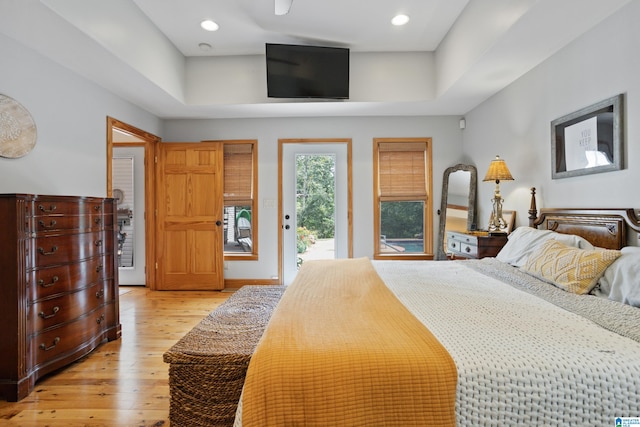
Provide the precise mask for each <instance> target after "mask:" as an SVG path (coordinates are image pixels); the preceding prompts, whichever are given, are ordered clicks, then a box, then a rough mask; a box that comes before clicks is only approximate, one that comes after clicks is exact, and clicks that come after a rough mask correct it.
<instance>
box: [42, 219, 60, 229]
mask: <svg viewBox="0 0 640 427" xmlns="http://www.w3.org/2000/svg"><path fill="white" fill-rule="evenodd" d="M38 224H40V227H42V228H53V227H55V226H56V221H55V220H51V222H50V223H49V225H47V224H45V223H44V221H42V220H40V221H38Z"/></svg>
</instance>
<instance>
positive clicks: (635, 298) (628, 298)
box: [597, 246, 640, 307]
mask: <svg viewBox="0 0 640 427" xmlns="http://www.w3.org/2000/svg"><path fill="white" fill-rule="evenodd" d="M620 252H622V255H621V256H620V258H618V259H617V260H616V261H615V262H614V263H613V264H611V265H610V266H609V267H608V268H607V269H606V270H605V271H604V275H603V276H602V277H601V278H600V281H599V283H600V287H599V289H598V291H597V292H598V293H599V294H603V295H608V296H609V299H610V300H612V301H618V302H622V303H625V304H629V305H632V306H634V307H640V247H636V246H626V247H624V248H622V250H621V251H620Z"/></svg>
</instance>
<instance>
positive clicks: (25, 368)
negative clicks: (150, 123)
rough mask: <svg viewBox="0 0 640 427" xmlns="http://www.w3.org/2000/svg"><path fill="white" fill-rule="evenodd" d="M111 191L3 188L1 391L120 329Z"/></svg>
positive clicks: (22, 387)
mask: <svg viewBox="0 0 640 427" xmlns="http://www.w3.org/2000/svg"><path fill="white" fill-rule="evenodd" d="M115 209H116V203H115V201H114V200H113V199H103V198H94V197H70V196H40V195H37V196H36V195H29V194H0V223H1V224H2V232H1V234H2V237H1V238H0V277H1V279H0V280H2V284H1V286H0V292H1V296H0V325H1V326H0V328H1V330H2V335H1V338H0V397H4V398H5V399H6V400H8V401H17V400H20V399H22V398H24V397H25V396H27V395H28V394H29V393H30V392H31V390H33V387H34V384H35V382H36V380H37V379H38V378H40V377H42V376H43V375H45V374H47V373H49V372H52V371H54V370H56V369H59V368H61V367H63V366H65V365H67V364H69V363H71V362H73V361H75V360H77V359H79V358H80V357H82V356H84V355H86V354H87V353H89V352H90V351H91V350H93V349H94V348H96V347H97V346H98V345H99V344H100V343H102V342H103V341H106V340H109V341H111V340H115V339H118V338H119V337H120V334H121V328H120V316H119V308H118V267H117V259H116V253H117V252H116V245H117V238H116V227H114V222H115V215H116V211H115Z"/></svg>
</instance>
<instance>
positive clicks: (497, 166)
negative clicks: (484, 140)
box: [483, 156, 513, 181]
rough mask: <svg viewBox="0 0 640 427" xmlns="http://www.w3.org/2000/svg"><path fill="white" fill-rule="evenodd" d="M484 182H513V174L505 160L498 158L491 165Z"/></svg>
mask: <svg viewBox="0 0 640 427" xmlns="http://www.w3.org/2000/svg"><path fill="white" fill-rule="evenodd" d="M483 181H513V177H512V176H511V172H509V168H508V167H507V164H506V163H505V161H504V160H502V159H501V158H500V156H496V158H495V159H494V160H492V161H491V164H490V165H489V170H488V171H487V174H486V175H485V177H484V179H483Z"/></svg>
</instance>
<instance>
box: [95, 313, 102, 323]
mask: <svg viewBox="0 0 640 427" xmlns="http://www.w3.org/2000/svg"><path fill="white" fill-rule="evenodd" d="M102 322H104V314H103V315H102V316H100V317H98V318H97V319H96V323H97V324H98V325H99V324H100V323H102Z"/></svg>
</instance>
